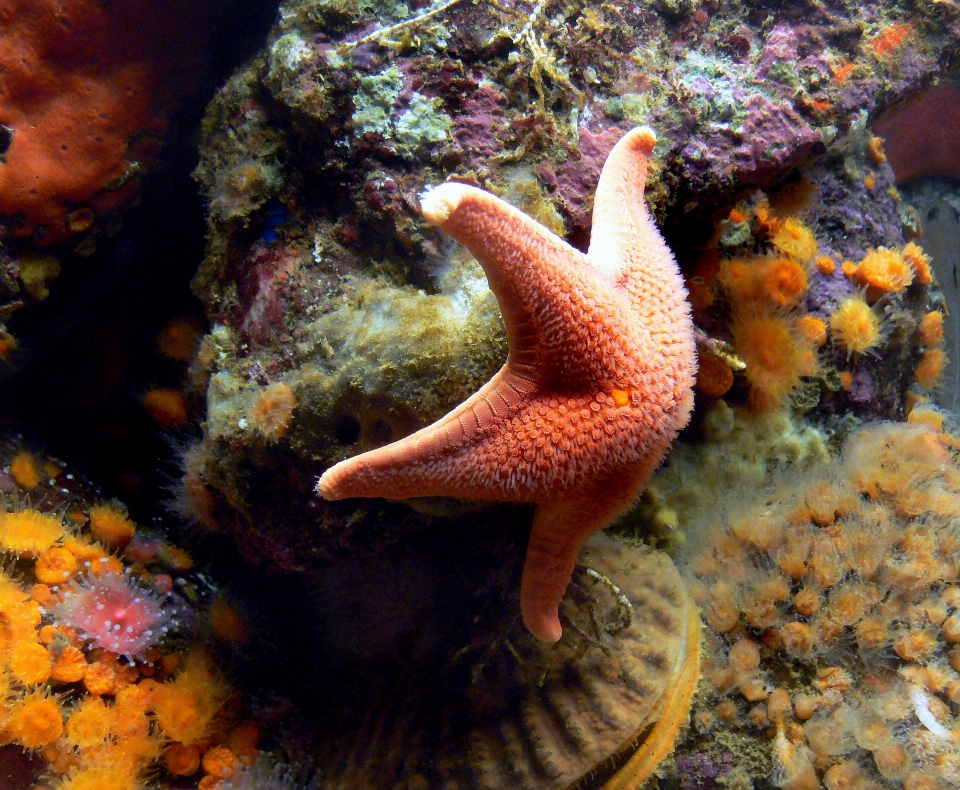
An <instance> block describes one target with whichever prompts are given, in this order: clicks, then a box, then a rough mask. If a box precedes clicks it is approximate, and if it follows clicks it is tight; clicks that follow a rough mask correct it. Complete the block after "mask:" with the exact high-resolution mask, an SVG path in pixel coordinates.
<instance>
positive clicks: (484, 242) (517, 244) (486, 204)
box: [421, 183, 630, 388]
mask: <svg viewBox="0 0 960 790" xmlns="http://www.w3.org/2000/svg"><path fill="white" fill-rule="evenodd" d="M421 207H422V209H423V216H424V218H425V219H426V220H427V221H428V222H429V223H430V224H432V225H436V226H437V227H438V228H440V229H441V230H442V231H443V232H444V233H447V234H449V235H450V236H452V237H453V238H454V239H456V240H457V241H459V242H460V243H461V244H462V245H463V246H464V247H466V248H467V249H468V250H470V252H472V253H473V255H474V257H475V258H476V259H477V261H478V262H479V263H480V265H481V266H482V267H483V271H484V273H485V274H486V275H487V281H488V282H489V284H490V290H491V291H493V293H494V295H495V296H496V297H497V302H498V303H499V305H500V311H501V312H502V313H503V320H504V323H505V324H506V327H507V340H508V341H509V344H510V355H509V357H508V359H507V366H508V367H509V369H510V370H511V371H512V372H513V373H514V374H516V375H517V376H520V377H522V378H527V379H530V380H534V381H537V382H538V383H540V384H559V385H560V386H564V387H569V388H576V387H579V386H581V385H583V384H585V383H588V382H595V381H597V380H609V379H611V378H612V377H613V376H614V375H615V374H614V371H615V370H617V369H620V370H622V369H623V368H624V367H625V366H626V365H627V364H628V361H627V359H626V352H624V354H623V355H616V354H615V355H614V356H613V357H605V356H601V355H598V354H592V353H590V349H592V348H594V347H595V346H596V344H597V342H598V338H597V335H598V334H602V335H603V336H604V338H603V342H604V345H608V346H611V345H612V346H615V345H617V344H618V343H619V344H620V345H622V346H623V347H624V348H626V346H627V345H628V344H629V342H630V341H629V340H628V339H627V337H626V334H627V331H626V327H628V326H629V315H628V311H629V309H630V304H629V297H628V295H627V293H626V291H623V292H622V293H621V292H618V291H617V289H616V288H615V287H612V286H614V283H613V282H612V280H609V281H608V280H606V279H604V280H603V281H602V282H598V281H597V272H596V271H595V270H594V267H592V266H591V265H590V261H589V260H588V259H587V256H585V255H584V254H583V253H581V252H580V251H579V250H576V249H574V248H573V247H571V246H570V245H569V244H567V243H566V242H565V241H564V240H563V239H561V238H560V237H558V236H557V235H556V234H554V233H552V232H551V231H549V230H548V229H547V228H545V227H544V226H543V225H541V224H540V223H539V222H537V221H536V220H534V219H532V218H531V217H528V216H527V215H526V214H524V213H523V212H521V211H519V210H518V209H516V208H514V207H513V206H511V205H510V204H509V203H506V202H505V201H503V200H501V199H500V198H498V197H496V196H495V195H492V194H490V193H489V192H484V191H483V190H481V189H477V188H475V187H471V186H468V185H466V184H458V183H446V184H441V185H440V186H438V187H436V188H434V189H433V190H431V191H430V192H429V193H427V195H425V196H424V198H423V200H422V202H421ZM559 316H565V317H566V316H572V317H573V320H567V319H564V320H558V317H559ZM611 316H616V317H617V319H618V320H614V321H611V320H610V317H611Z"/></svg>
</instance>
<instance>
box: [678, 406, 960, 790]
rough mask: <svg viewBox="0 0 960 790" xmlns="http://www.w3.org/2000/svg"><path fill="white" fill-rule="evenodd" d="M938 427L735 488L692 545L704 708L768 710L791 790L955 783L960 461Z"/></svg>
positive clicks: (783, 784) (903, 428) (728, 716)
mask: <svg viewBox="0 0 960 790" xmlns="http://www.w3.org/2000/svg"><path fill="white" fill-rule="evenodd" d="M918 411H919V410H914V414H917V413H918ZM918 416H920V415H918ZM927 416H928V417H933V416H935V415H933V414H930V413H928V415H927ZM942 422H943V421H942V419H941V420H928V419H924V420H923V421H922V422H917V423H915V424H913V425H904V424H895V423H884V424H879V425H874V426H872V427H867V428H862V429H860V430H858V431H856V432H855V433H854V434H852V435H851V436H850V437H849V438H848V439H847V441H846V443H845V446H844V450H843V457H842V460H839V461H837V462H836V463H832V464H828V465H821V466H820V467H819V468H817V470H816V472H813V473H810V472H807V473H803V472H800V473H797V472H796V471H791V472H790V473H789V474H790V477H787V476H786V475H784V476H783V477H782V478H780V479H779V480H777V479H774V481H773V482H772V484H771V485H770V487H769V488H766V489H761V490H759V491H756V492H755V493H753V494H751V495H748V496H747V497H744V495H743V490H744V487H743V486H737V487H732V488H731V490H735V491H736V497H737V498H736V499H735V500H734V499H733V498H731V499H730V500H729V501H727V502H723V501H721V502H716V501H711V503H710V505H709V507H708V509H707V510H705V511H704V517H703V520H702V521H700V522H699V523H698V524H697V526H696V529H697V532H696V533H692V534H690V535H689V543H688V545H689V547H690V548H689V549H688V557H687V568H688V579H689V581H690V586H691V590H692V593H693V596H694V599H695V600H696V601H697V603H698V604H700V606H701V607H702V611H703V615H704V620H705V621H706V623H707V625H708V626H709V628H710V629H712V631H713V633H712V634H711V633H710V632H708V633H707V637H708V639H711V638H712V639H713V644H714V645H716V646H717V648H718V649H717V654H715V655H714V657H713V658H712V659H711V660H710V661H708V662H707V663H706V664H705V666H704V675H705V677H706V679H707V680H708V682H709V687H712V689H711V688H709V687H708V690H707V693H708V694H711V693H712V694H713V698H712V699H711V700H710V702H708V703H707V704H708V705H709V706H711V708H710V709H709V711H708V712H712V710H714V709H715V710H716V715H717V716H719V717H720V718H721V719H724V720H735V719H736V718H737V716H738V712H737V707H736V705H730V704H727V703H730V702H732V700H730V699H724V700H723V701H720V702H719V703H718V702H717V700H719V699H721V698H723V697H729V696H731V695H733V694H734V693H735V692H736V693H738V694H739V696H740V697H742V698H743V699H744V700H746V702H747V703H750V704H753V703H761V704H757V705H754V706H753V707H752V708H751V709H749V711H748V712H747V716H746V717H745V718H746V721H747V722H748V723H749V724H750V725H751V726H753V727H767V726H768V725H770V724H774V725H775V726H776V742H774V744H773V747H772V755H771V756H772V758H773V762H774V767H775V783H776V784H777V786H778V787H780V788H795V790H799V789H800V788H810V790H815V788H818V787H820V786H825V787H826V788H827V790H841V788H843V790H855V788H867V787H874V786H879V784H878V783H877V781H876V780H877V778H878V777H881V778H883V779H885V780H888V781H886V782H884V786H885V787H902V788H904V790H919V788H931V789H934V788H937V789H938V788H947V787H955V786H956V777H957V775H958V774H957V767H956V766H957V764H958V763H957V760H958V759H960V748H958V741H957V738H956V735H954V734H953V733H950V732H947V731H949V730H951V729H953V732H954V733H955V732H956V725H955V720H954V718H953V716H952V715H951V713H952V711H953V710H955V709H956V706H957V705H960V644H958V643H960V586H958V584H957V582H958V580H960V537H958V535H957V531H956V527H955V524H956V518H957V515H958V513H960V457H958V455H957V454H956V452H955V451H954V450H953V448H954V447H956V439H955V437H952V436H949V435H947V434H945V433H943V432H942V431H941V430H939V428H942ZM931 425H932V426H934V427H933V429H931V427H930V426H931ZM694 523H696V522H694ZM725 646H728V647H725ZM723 653H725V655H723ZM798 664H805V665H807V667H808V669H807V671H806V672H797V671H796V666H797V665H798ZM776 686H779V688H776ZM764 702H765V703H766V704H762V703H764ZM698 717H700V719H701V720H705V721H709V716H708V717H707V718H706V719H705V718H704V713H703V712H696V711H695V713H694V720H695V721H696V720H697V718H698ZM773 734H774V733H773V731H772V728H771V729H770V730H768V731H767V735H768V737H769V738H773ZM783 736H787V740H784V739H783ZM789 744H795V745H796V746H797V747H798V748H796V749H791V748H789ZM841 760H842V762H841ZM790 777H793V778H790ZM801 779H802V781H801ZM901 782H902V784H901Z"/></svg>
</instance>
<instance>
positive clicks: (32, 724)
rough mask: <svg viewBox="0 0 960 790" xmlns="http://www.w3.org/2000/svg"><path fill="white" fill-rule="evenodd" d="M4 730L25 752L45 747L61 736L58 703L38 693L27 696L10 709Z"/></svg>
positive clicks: (45, 694) (36, 691)
mask: <svg viewBox="0 0 960 790" xmlns="http://www.w3.org/2000/svg"><path fill="white" fill-rule="evenodd" d="M7 730H8V732H9V733H10V735H11V737H12V738H13V739H14V740H15V741H16V742H17V743H19V744H20V745H21V746H23V747H24V748H25V749H41V748H43V747H44V746H49V745H50V744H52V743H54V742H55V741H56V740H57V739H58V738H59V737H60V736H61V735H62V734H63V714H62V713H61V711H60V703H59V702H58V701H57V699H56V697H51V696H49V695H48V694H47V692H45V691H44V690H42V689H35V690H33V691H31V692H28V693H27V694H26V696H24V697H23V698H22V699H19V700H17V701H16V702H14V703H13V705H12V706H11V708H10V720H9V722H8V724H7Z"/></svg>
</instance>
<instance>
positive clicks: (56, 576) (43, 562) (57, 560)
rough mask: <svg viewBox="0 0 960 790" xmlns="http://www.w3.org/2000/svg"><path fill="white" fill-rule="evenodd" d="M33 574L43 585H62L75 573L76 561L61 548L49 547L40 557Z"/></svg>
mask: <svg viewBox="0 0 960 790" xmlns="http://www.w3.org/2000/svg"><path fill="white" fill-rule="evenodd" d="M33 572H34V574H35V575H36V577H37V581H39V582H42V583H43V584H50V585H56V584H63V583H64V582H66V581H68V580H69V579H70V577H71V576H73V574H75V573H76V572H77V559H76V557H74V556H73V555H72V554H71V553H70V552H69V551H67V550H66V549H65V548H63V547H62V546H51V547H50V548H49V549H47V550H46V551H45V552H43V554H41V555H40V558H39V559H38V560H37V564H36V565H35V566H34V568H33Z"/></svg>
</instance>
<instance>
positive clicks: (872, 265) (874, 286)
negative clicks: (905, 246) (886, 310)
mask: <svg viewBox="0 0 960 790" xmlns="http://www.w3.org/2000/svg"><path fill="white" fill-rule="evenodd" d="M853 280H854V281H855V282H857V283H859V284H860V285H863V286H865V287H866V289H867V297H868V298H869V299H870V300H871V301H874V300H876V299H878V298H879V297H880V296H882V295H883V294H885V293H899V292H900V291H903V290H904V289H905V288H906V287H907V286H908V285H910V284H911V283H912V282H913V266H912V265H911V264H910V263H909V262H908V261H906V260H905V259H904V257H903V255H901V254H900V253H899V252H897V251H896V250H888V249H887V248H886V247H877V249H875V250H871V251H870V252H868V253H867V254H866V255H865V256H864V258H863V260H862V261H860V264H859V266H857V268H856V271H855V272H854V273H853Z"/></svg>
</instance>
